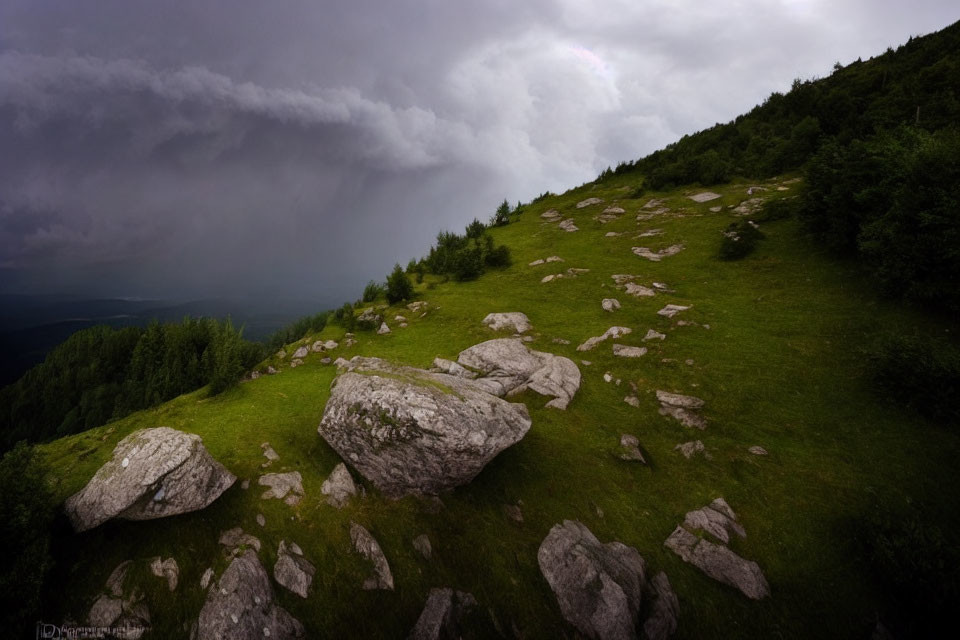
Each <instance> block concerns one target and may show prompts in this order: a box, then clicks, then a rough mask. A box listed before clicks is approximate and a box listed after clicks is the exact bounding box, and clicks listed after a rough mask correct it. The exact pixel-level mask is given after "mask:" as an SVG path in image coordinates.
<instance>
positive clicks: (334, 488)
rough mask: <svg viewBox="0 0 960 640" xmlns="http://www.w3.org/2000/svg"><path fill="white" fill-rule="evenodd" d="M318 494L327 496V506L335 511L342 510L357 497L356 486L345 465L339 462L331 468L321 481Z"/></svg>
mask: <svg viewBox="0 0 960 640" xmlns="http://www.w3.org/2000/svg"><path fill="white" fill-rule="evenodd" d="M320 493H322V494H323V495H325V496H327V504H329V505H331V506H333V507H336V508H337V509H342V508H343V507H344V506H346V504H347V502H349V501H350V498H352V497H353V496H355V495H357V485H355V484H354V483H353V478H352V477H351V476H350V472H349V471H348V470H347V465H345V464H343V463H342V462H341V463H340V464H338V465H337V466H336V467H334V468H333V471H332V472H331V473H330V475H329V476H328V477H327V479H326V480H324V481H323V486H321V487H320Z"/></svg>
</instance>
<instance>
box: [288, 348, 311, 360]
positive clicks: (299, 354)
mask: <svg viewBox="0 0 960 640" xmlns="http://www.w3.org/2000/svg"><path fill="white" fill-rule="evenodd" d="M309 353H310V350H309V349H307V348H306V347H300V348H299V349H297V350H296V351H294V352H293V356H292V357H294V358H306V357H307V355H308V354H309Z"/></svg>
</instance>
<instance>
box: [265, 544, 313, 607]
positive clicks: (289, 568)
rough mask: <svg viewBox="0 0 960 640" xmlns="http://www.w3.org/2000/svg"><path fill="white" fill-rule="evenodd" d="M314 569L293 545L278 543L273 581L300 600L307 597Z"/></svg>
mask: <svg viewBox="0 0 960 640" xmlns="http://www.w3.org/2000/svg"><path fill="white" fill-rule="evenodd" d="M316 571H317V570H316V568H315V567H314V566H313V565H312V564H311V563H310V561H308V560H307V559H306V558H304V557H303V551H301V550H300V547H298V546H297V545H295V544H291V545H289V546H288V545H287V543H286V542H284V541H283V540H281V541H280V548H279V549H278V550H277V564H275V565H274V566H273V579H274V580H276V581H277V584H279V585H280V586H282V587H285V588H287V589H288V590H290V591H292V592H293V593H295V594H297V595H298V596H300V597H301V598H306V597H307V592H308V591H309V590H310V584H311V583H312V582H313V575H314V574H315V573H316Z"/></svg>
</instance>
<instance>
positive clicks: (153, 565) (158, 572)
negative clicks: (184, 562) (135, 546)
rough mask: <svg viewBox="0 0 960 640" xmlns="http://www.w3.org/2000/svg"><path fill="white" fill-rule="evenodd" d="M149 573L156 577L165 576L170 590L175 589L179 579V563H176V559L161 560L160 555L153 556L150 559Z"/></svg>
mask: <svg viewBox="0 0 960 640" xmlns="http://www.w3.org/2000/svg"><path fill="white" fill-rule="evenodd" d="M150 573H152V574H153V575H155V576H157V577H158V578H165V579H166V581H167V588H168V589H170V591H176V590H177V582H178V581H179V580H180V565H178V564H177V561H176V559H174V558H167V559H166V560H163V559H162V558H160V556H157V557H156V558H153V559H152V560H150Z"/></svg>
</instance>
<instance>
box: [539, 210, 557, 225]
mask: <svg viewBox="0 0 960 640" xmlns="http://www.w3.org/2000/svg"><path fill="white" fill-rule="evenodd" d="M540 217H541V218H543V219H544V220H546V221H547V222H556V221H557V220H559V219H560V212H559V211H557V210H556V209H547V210H546V211H544V212H543V213H541V214H540Z"/></svg>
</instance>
